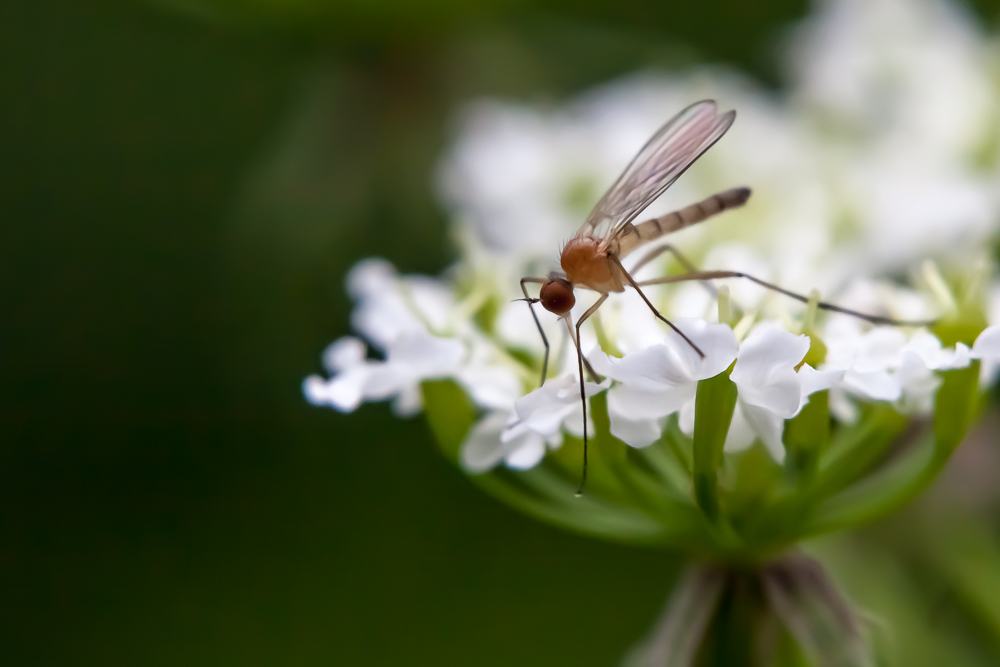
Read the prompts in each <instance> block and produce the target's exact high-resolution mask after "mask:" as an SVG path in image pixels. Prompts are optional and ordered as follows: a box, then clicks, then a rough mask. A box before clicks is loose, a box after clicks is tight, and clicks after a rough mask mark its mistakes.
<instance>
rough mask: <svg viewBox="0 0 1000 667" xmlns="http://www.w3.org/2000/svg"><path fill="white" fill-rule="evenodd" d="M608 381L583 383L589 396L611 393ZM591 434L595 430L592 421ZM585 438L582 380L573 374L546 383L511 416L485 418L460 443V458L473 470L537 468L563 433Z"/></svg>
mask: <svg viewBox="0 0 1000 667" xmlns="http://www.w3.org/2000/svg"><path fill="white" fill-rule="evenodd" d="M608 384H610V383H609V382H607V381H605V382H603V383H601V384H594V383H592V382H585V383H584V393H585V395H586V396H587V398H590V397H591V396H593V395H594V394H596V393H598V392H600V391H604V390H605V389H607V387H608ZM587 429H588V432H589V433H591V434H593V432H594V427H593V425H592V424H591V423H590V420H589V417H588V426H587ZM563 431H566V432H568V433H570V434H571V435H574V436H577V437H583V405H582V403H581V402H580V384H579V378H578V377H576V376H572V375H567V376H565V377H562V378H559V379H558V380H548V381H546V383H545V384H544V385H543V386H542V387H540V388H538V389H536V390H535V391H532V392H530V393H528V394H526V395H524V396H522V397H521V398H519V399H517V401H516V402H515V403H514V410H513V412H512V413H511V412H499V411H498V412H493V413H490V414H488V415H486V416H485V417H484V418H483V419H482V420H481V421H480V422H479V423H478V424H477V425H476V426H475V427H473V429H472V430H471V431H470V432H469V435H468V436H467V437H466V439H465V442H464V443H462V449H461V453H460V458H461V460H462V464H463V465H464V466H465V468H466V469H467V470H469V471H471V472H483V471H485V470H489V469H490V468H492V467H494V466H495V465H497V464H498V463H500V461H503V462H504V463H506V464H507V465H508V466H509V467H511V468H515V469H519V470H526V469H528V468H532V467H534V466H535V465H536V464H537V463H538V462H539V461H540V460H541V459H542V456H544V454H545V450H546V445H547V446H548V447H551V448H553V449H554V448H558V447H559V446H560V445H561V444H562V432H563Z"/></svg>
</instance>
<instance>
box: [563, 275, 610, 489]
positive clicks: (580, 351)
mask: <svg viewBox="0 0 1000 667" xmlns="http://www.w3.org/2000/svg"><path fill="white" fill-rule="evenodd" d="M607 298H608V295H607V294H602V295H601V297H600V298H599V299H598V300H597V301H595V302H594V305H592V306H591V307H590V308H588V309H587V312H585V313H584V314H583V315H581V316H580V319H579V320H577V322H576V335H575V336H573V335H572V334H573V332H572V330H570V336H571V337H572V338H573V342H574V343H576V359H577V362H578V370H579V373H580V405H581V407H583V476H582V477H581V478H580V488H579V489H577V490H576V495H577V496H581V495H583V487H584V486H586V485H587V392H586V389H585V387H584V380H583V363H584V359H583V349H582V348H581V347H580V325H582V324H583V323H584V322H586V321H587V318H588V317H590V316H591V315H593V314H594V313H596V312H597V309H598V308H600V307H601V304H602V303H604V302H605V301H606V300H607ZM566 324H567V325H569V324H570V321H569V317H566ZM587 367H588V369H589V368H590V364H589V363H588V364H587ZM590 372H591V375H594V372H593V371H590Z"/></svg>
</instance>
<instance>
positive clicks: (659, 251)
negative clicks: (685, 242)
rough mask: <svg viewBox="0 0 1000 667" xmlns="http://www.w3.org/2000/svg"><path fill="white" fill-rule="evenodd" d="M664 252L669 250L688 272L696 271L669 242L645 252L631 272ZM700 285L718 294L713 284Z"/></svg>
mask: <svg viewBox="0 0 1000 667" xmlns="http://www.w3.org/2000/svg"><path fill="white" fill-rule="evenodd" d="M665 252H669V253H670V254H671V255H673V256H674V259H676V260H677V262H678V263H679V264H680V265H681V266H683V267H684V270H685V271H687V272H688V273H696V272H697V271H698V267H696V266H695V265H694V264H693V263H692V262H691V261H690V260H689V259H688V258H687V257H685V256H684V255H682V254H681V251H680V250H678V249H677V248H675V247H674V246H672V245H670V244H667V245H664V246H660V247H659V248H653V249H652V250H650V251H649V252H648V253H646V256H645V257H643V258H642V259H640V260H639V261H638V262H636V264H635V266H633V267H632V273H639V269H641V268H642V267H644V266H646V265H647V264H649V263H650V262H652V261H653V260H654V259H656V258H657V257H659V256H660V255H662V254H663V253H665ZM639 284H640V285H643V284H645V283H644V282H643V281H640V282H639ZM702 285H704V286H705V289H707V290H708V291H709V292H710V293H711V294H712V296H718V294H719V290H717V289H715V286H714V285H712V283H709V282H702Z"/></svg>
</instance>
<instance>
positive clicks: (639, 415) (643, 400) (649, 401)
mask: <svg viewBox="0 0 1000 667" xmlns="http://www.w3.org/2000/svg"><path fill="white" fill-rule="evenodd" d="M696 391H697V385H696V384H694V383H690V384H686V385H682V386H680V387H668V388H666V389H663V390H662V391H659V392H650V391H643V390H642V389H636V388H634V387H631V386H629V385H625V384H620V385H617V386H616V387H614V388H612V389H611V391H609V392H608V412H610V413H611V414H615V415H618V416H620V417H622V418H624V419H631V420H643V419H659V418H660V417H666V416H667V415H669V414H672V413H674V412H677V411H678V410H680V409H681V407H683V406H684V404H685V403H687V402H688V401H692V400H694V397H695V393H696Z"/></svg>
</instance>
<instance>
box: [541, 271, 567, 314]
mask: <svg viewBox="0 0 1000 667" xmlns="http://www.w3.org/2000/svg"><path fill="white" fill-rule="evenodd" d="M538 297H539V299H540V300H541V302H542V307H543V308H545V310H547V311H549V312H550V313H555V314H556V315H565V314H566V313H568V312H569V311H570V308H572V307H573V304H575V303H576V297H575V296H573V286H572V285H571V284H570V283H569V281H568V280H563V279H562V278H556V279H555V280H550V281H549V282H547V283H545V284H544V285H542V290H541V292H539V293H538Z"/></svg>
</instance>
